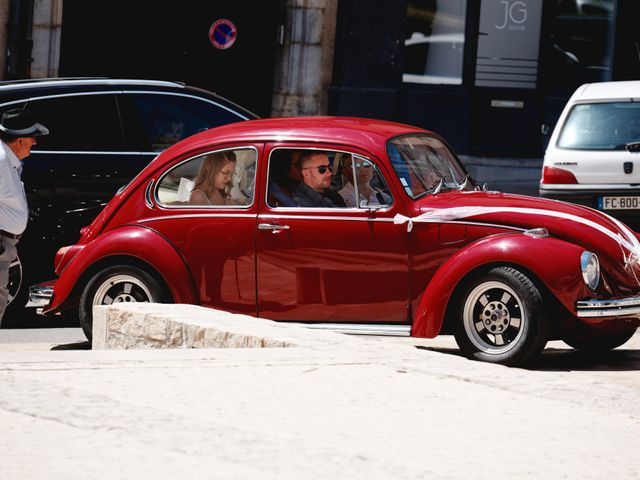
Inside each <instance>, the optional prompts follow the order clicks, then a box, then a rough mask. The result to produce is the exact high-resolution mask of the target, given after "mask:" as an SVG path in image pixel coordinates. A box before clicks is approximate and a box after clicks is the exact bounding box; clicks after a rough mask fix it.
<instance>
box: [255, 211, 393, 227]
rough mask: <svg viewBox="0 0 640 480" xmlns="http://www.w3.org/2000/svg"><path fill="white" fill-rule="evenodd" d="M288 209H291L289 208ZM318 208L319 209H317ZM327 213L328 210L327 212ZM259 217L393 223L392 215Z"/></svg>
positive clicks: (263, 215)
mask: <svg viewBox="0 0 640 480" xmlns="http://www.w3.org/2000/svg"><path fill="white" fill-rule="evenodd" d="M289 210H292V208H290V209H289ZM318 210H320V209H318ZM322 210H323V211H324V212H327V211H331V210H337V209H322ZM340 211H341V212H356V211H358V212H363V211H365V212H366V210H364V209H362V208H359V209H356V208H341V209H340ZM327 213H328V212H327ZM260 218H264V219H274V220H334V221H343V222H382V223H393V217H391V218H390V217H382V218H378V217H374V218H372V217H365V216H362V217H347V216H344V215H342V216H341V215H313V216H312V215H278V214H260Z"/></svg>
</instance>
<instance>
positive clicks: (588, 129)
mask: <svg viewBox="0 0 640 480" xmlns="http://www.w3.org/2000/svg"><path fill="white" fill-rule="evenodd" d="M638 140H640V104H638V103H635V102H612V103H591V104H584V105H576V106H575V107H574V108H573V109H572V110H571V112H570V113H569V116H568V117H567V120H566V121H565V123H564V126H563V128H562V131H561V132H560V137H559V139H558V147H560V148H570V149H576V150H624V148H625V145H626V144H627V143H630V142H637V141H638Z"/></svg>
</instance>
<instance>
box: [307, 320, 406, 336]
mask: <svg viewBox="0 0 640 480" xmlns="http://www.w3.org/2000/svg"><path fill="white" fill-rule="evenodd" d="M295 325H299V326H301V327H305V328H311V329H314V330H329V331H332V332H337V333H347V334H350V335H387V336H394V337H408V336H410V335H411V325H384V324H381V325H376V324H375V323H372V324H370V323H367V324H362V323H353V324H349V323H296V324H295Z"/></svg>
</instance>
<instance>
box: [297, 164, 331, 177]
mask: <svg viewBox="0 0 640 480" xmlns="http://www.w3.org/2000/svg"><path fill="white" fill-rule="evenodd" d="M311 168H317V169H318V173H319V174H320V175H324V174H325V173H327V170H329V169H330V168H331V165H318V166H317V167H304V168H303V169H302V170H309V169H311Z"/></svg>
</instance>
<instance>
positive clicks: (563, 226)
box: [395, 192, 640, 287]
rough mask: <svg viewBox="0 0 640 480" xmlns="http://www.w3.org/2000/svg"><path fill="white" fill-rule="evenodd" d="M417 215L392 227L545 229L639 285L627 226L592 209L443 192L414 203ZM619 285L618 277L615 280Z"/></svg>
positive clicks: (638, 256)
mask: <svg viewBox="0 0 640 480" xmlns="http://www.w3.org/2000/svg"><path fill="white" fill-rule="evenodd" d="M419 211H420V214H419V215H417V216H415V217H413V218H411V219H409V218H408V217H403V216H396V219H395V221H396V223H405V222H407V223H409V226H411V225H412V224H413V223H416V222H430V223H431V222H436V223H441V222H456V221H457V222H459V221H464V222H473V223H480V224H494V225H504V226H510V227H516V228H523V229H533V228H546V229H547V230H548V232H549V234H550V235H552V236H554V237H556V238H560V239H563V240H566V241H568V242H571V243H574V244H577V245H580V246H582V247H584V249H585V250H589V251H591V252H594V253H596V254H597V255H598V257H599V258H600V260H601V262H602V261H603V260H604V262H605V263H608V264H609V265H610V266H611V267H612V268H613V270H617V272H609V273H610V274H612V275H614V276H616V277H618V276H619V275H621V276H622V277H624V280H626V281H624V282H623V283H625V284H627V285H629V284H632V285H635V286H636V287H637V286H638V285H640V262H639V261H640V241H639V240H638V236H637V235H636V234H635V232H633V231H632V230H631V229H630V228H629V227H627V226H626V225H624V224H623V223H621V222H620V221H618V220H616V219H614V218H612V217H610V216H609V215H606V214H605V213H602V212H600V211H598V210H594V209H592V208H588V207H583V206H581V205H575V204H571V203H566V202H561V201H557V200H548V199H542V198H536V197H526V196H522V195H513V194H506V193H498V192H444V193H440V194H438V195H435V196H429V197H425V198H423V199H421V200H419ZM619 280H623V278H620V277H619Z"/></svg>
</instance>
